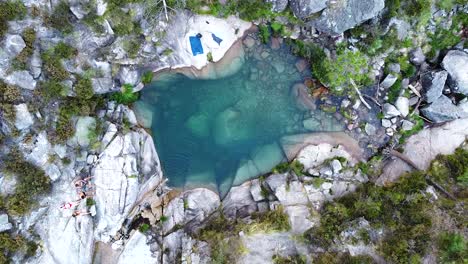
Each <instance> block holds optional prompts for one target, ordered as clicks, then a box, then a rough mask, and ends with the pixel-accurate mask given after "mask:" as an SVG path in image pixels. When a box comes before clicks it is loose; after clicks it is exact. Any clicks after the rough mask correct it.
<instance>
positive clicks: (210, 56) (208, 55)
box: [206, 51, 213, 62]
mask: <svg viewBox="0 0 468 264" xmlns="http://www.w3.org/2000/svg"><path fill="white" fill-rule="evenodd" d="M206 59H207V60H208V61H209V62H213V53H211V51H210V52H208V53H207V54H206Z"/></svg>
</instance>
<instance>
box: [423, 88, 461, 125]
mask: <svg viewBox="0 0 468 264" xmlns="http://www.w3.org/2000/svg"><path fill="white" fill-rule="evenodd" d="M465 104H467V103H466V102H465V103H464V104H460V105H458V106H457V105H454V104H453V103H452V100H450V98H448V97H447V96H445V95H442V96H440V97H439V98H438V99H437V100H435V101H434V102H432V103H431V104H430V105H428V106H426V107H424V108H422V109H421V113H422V114H423V115H424V116H426V117H427V118H429V119H430V120H431V121H433V122H435V123H441V122H446V121H451V120H454V119H457V118H463V117H468V111H467V107H466V105H465Z"/></svg>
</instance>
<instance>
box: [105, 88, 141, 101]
mask: <svg viewBox="0 0 468 264" xmlns="http://www.w3.org/2000/svg"><path fill="white" fill-rule="evenodd" d="M139 96H140V94H139V93H134V92H133V86H132V85H130V84H124V85H123V86H122V90H121V91H120V92H117V93H113V94H112V95H111V97H110V99H111V100H114V101H116V102H117V103H119V104H125V105H129V104H132V103H134V102H136V101H137V100H138V98H139Z"/></svg>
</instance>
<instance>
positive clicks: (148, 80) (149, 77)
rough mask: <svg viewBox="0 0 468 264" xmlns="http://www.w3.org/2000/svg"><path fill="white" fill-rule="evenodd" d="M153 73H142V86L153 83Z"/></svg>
mask: <svg viewBox="0 0 468 264" xmlns="http://www.w3.org/2000/svg"><path fill="white" fill-rule="evenodd" d="M153 75H154V74H153V72H152V71H147V72H145V73H143V75H142V76H141V82H142V83H143V84H149V83H151V82H152V81H153Z"/></svg>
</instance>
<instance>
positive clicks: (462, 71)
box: [442, 50, 468, 95]
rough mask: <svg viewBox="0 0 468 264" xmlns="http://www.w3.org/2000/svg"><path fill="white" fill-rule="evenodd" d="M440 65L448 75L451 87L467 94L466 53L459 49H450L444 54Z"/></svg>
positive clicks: (467, 55)
mask: <svg viewBox="0 0 468 264" xmlns="http://www.w3.org/2000/svg"><path fill="white" fill-rule="evenodd" d="M442 67H443V68H444V69H445V70H446V71H447V72H448V74H449V76H450V81H451V82H450V84H451V87H452V88H454V89H455V90H457V91H458V92H459V93H462V94H464V95H468V70H467V69H468V54H467V53H466V52H463V51H460V50H451V51H449V52H448V53H447V55H445V57H444V60H443V61H442Z"/></svg>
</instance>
